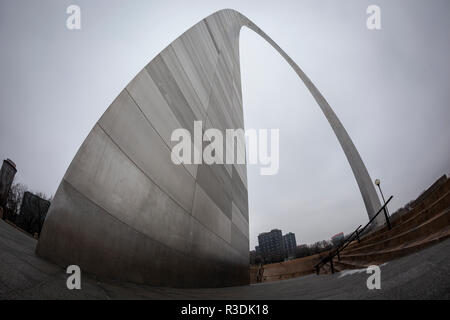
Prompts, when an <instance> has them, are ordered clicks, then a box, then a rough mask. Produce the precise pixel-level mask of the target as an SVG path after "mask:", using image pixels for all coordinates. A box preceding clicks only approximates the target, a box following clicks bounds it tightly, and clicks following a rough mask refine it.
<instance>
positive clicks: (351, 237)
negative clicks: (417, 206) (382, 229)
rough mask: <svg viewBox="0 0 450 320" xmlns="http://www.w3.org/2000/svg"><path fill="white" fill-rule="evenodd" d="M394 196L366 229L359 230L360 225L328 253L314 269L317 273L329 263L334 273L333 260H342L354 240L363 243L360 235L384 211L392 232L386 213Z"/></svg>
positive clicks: (370, 221)
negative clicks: (346, 249) (343, 252)
mask: <svg viewBox="0 0 450 320" xmlns="http://www.w3.org/2000/svg"><path fill="white" fill-rule="evenodd" d="M393 197H394V196H390V197H389V199H388V200H387V201H386V203H385V204H384V205H383V206H382V207H381V208H380V210H378V211H377V213H376V214H375V215H374V216H373V217H372V218H371V219H370V220H369V222H368V223H367V224H366V225H365V226H364V228H362V229H361V230H359V228H361V225H359V227H358V228H356V230H355V231H353V232H352V234H350V235H349V236H348V237H347V239H345V240H344V241H343V242H342V243H340V244H339V245H338V246H337V248H336V250H335V251H334V252H332V251H330V252H329V253H328V255H327V256H326V257H325V258H323V259H322V260H320V261H319V263H317V264H316V265H315V266H314V268H315V269H316V273H317V274H319V272H320V268H321V267H322V266H324V265H325V264H326V263H327V262H329V263H330V267H331V273H334V266H333V258H334V257H335V256H337V257H338V260H339V261H340V260H341V256H340V254H339V253H340V252H342V251H343V250H344V249H345V248H346V247H347V246H348V245H349V244H350V243H351V242H352V241H353V240H355V238H356V239H358V243H360V242H361V238H360V237H359V235H360V234H363V233H364V231H365V230H366V228H367V227H368V226H369V225H370V224H371V223H372V222H373V221H374V220H375V219H376V218H377V217H378V215H379V214H380V213H381V212H382V211H383V212H384V218H385V219H386V224H387V226H388V229H389V230H391V228H392V226H391V222H390V221H389V216H388V214H387V211H386V207H387V204H388V203H389V201H391V200H392V198H393Z"/></svg>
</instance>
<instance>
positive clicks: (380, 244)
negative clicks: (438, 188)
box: [342, 208, 450, 254]
mask: <svg viewBox="0 0 450 320" xmlns="http://www.w3.org/2000/svg"><path fill="white" fill-rule="evenodd" d="M422 220H424V221H423V222H422V223H421V224H419V225H417V223H418V220H417V219H416V220H414V221H411V223H409V224H407V225H406V227H405V228H402V229H403V230H391V231H392V232H388V233H386V234H385V236H386V238H381V239H377V241H370V242H368V243H366V242H364V241H363V242H361V243H360V245H359V246H353V247H352V248H348V249H347V248H346V249H345V250H344V251H343V252H342V254H352V253H362V252H372V251H378V250H384V249H387V248H389V247H395V246H398V245H400V244H402V243H408V242H413V241H415V240H417V239H420V238H423V237H424V236H427V235H430V234H434V233H436V232H438V231H439V230H441V229H444V228H446V227H448V226H450V208H448V209H446V210H444V211H442V212H441V213H440V214H438V215H435V216H433V217H432V218H431V219H426V216H425V218H423V219H422Z"/></svg>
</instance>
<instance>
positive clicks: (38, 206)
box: [15, 191, 50, 236]
mask: <svg viewBox="0 0 450 320" xmlns="http://www.w3.org/2000/svg"><path fill="white" fill-rule="evenodd" d="M49 207H50V201H47V200H45V199H42V198H41V197H38V196H37V195H34V194H32V193H30V192H28V191H27V192H25V193H24V195H23V199H22V205H21V206H20V213H19V214H18V215H17V216H16V218H15V224H16V225H17V226H18V227H19V228H21V229H23V230H25V231H26V232H28V233H30V234H32V235H35V234H37V235H38V236H39V235H40V233H41V230H42V226H43V225H44V220H45V217H46V215H47V211H48V208H49Z"/></svg>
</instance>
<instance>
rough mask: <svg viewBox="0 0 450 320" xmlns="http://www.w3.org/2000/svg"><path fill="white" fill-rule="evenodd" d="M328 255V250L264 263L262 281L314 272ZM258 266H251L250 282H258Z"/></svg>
mask: <svg viewBox="0 0 450 320" xmlns="http://www.w3.org/2000/svg"><path fill="white" fill-rule="evenodd" d="M326 255H327V252H323V253H320V254H315V255H312V256H308V257H303V258H299V259H294V260H289V261H284V262H277V263H270V264H266V265H263V268H264V272H263V279H262V282H271V281H278V280H284V279H290V278H296V277H301V276H305V275H308V274H311V273H314V272H315V270H314V266H315V265H316V264H317V263H318V262H319V261H320V260H321V259H322V258H323V257H325V256H326ZM258 270H259V267H258V266H250V282H251V283H257V281H256V276H257V274H258Z"/></svg>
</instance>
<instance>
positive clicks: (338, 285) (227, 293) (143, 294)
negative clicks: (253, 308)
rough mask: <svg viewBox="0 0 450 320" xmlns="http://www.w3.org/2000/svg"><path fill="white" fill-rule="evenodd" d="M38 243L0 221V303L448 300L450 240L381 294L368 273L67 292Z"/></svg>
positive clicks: (391, 270) (107, 284)
mask: <svg viewBox="0 0 450 320" xmlns="http://www.w3.org/2000/svg"><path fill="white" fill-rule="evenodd" d="M35 247H36V240H35V239H33V238H31V237H29V236H28V235H26V234H24V233H22V232H21V231H19V230H17V229H15V228H14V227H12V226H10V225H8V224H6V223H5V222H3V221H0V298H1V299H256V300H259V299H449V298H450V277H449V275H450V239H449V240H446V241H444V242H442V243H439V244H437V245H435V246H432V247H430V248H427V249H425V250H423V251H420V252H418V253H415V254H412V255H409V256H407V257H404V258H401V259H397V260H394V261H390V262H388V263H387V264H385V265H382V266H381V289H380V290H368V289H367V286H366V281H367V278H368V277H369V274H367V273H366V272H365V270H360V271H355V270H352V271H351V272H348V271H344V272H340V273H336V274H334V275H321V276H316V275H309V276H305V277H300V278H295V279H290V280H284V281H279V282H271V283H262V284H256V285H250V286H240V287H228V288H211V289H174V288H158V287H150V286H145V285H136V284H132V283H123V282H122V283H118V282H113V281H108V280H99V279H97V278H96V277H93V276H90V275H87V274H85V273H83V274H82V279H81V286H82V289H81V290H68V289H67V287H66V280H67V277H68V275H67V274H66V273H65V270H64V269H63V268H60V267H58V266H55V265H53V264H51V263H49V262H47V261H44V260H42V259H40V258H39V257H37V256H36V255H35V253H34V250H35Z"/></svg>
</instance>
